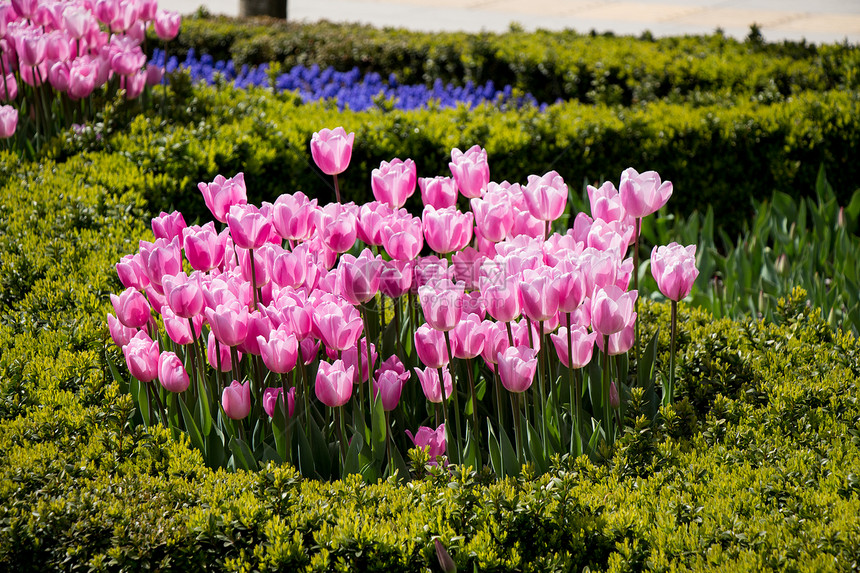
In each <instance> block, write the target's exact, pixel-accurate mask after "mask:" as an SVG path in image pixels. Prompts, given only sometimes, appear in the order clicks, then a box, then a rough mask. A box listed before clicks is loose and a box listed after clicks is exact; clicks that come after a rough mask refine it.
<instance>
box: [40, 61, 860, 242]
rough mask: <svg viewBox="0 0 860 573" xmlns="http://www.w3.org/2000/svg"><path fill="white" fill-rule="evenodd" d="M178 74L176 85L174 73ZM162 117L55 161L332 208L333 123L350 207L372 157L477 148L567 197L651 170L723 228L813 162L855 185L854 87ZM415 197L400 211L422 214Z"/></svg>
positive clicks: (507, 171) (256, 106) (435, 165)
mask: <svg viewBox="0 0 860 573" xmlns="http://www.w3.org/2000/svg"><path fill="white" fill-rule="evenodd" d="M177 79H178V78H177ZM175 87H176V91H175V97H174V99H172V100H171V104H170V106H171V107H170V110H169V111H168V116H167V117H168V120H167V121H165V120H163V119H162V116H161V115H160V114H158V113H150V114H148V115H139V116H137V117H135V118H134V120H133V121H132V122H131V125H130V127H127V126H126V124H124V123H122V122H120V121H119V120H118V119H117V118H121V117H122V116H123V114H122V113H120V112H119V111H116V112H114V111H111V110H109V112H108V117H109V118H113V119H109V120H107V121H106V122H105V123H103V124H99V126H96V130H97V131H100V133H99V137H98V138H96V137H91V136H90V137H73V136H69V142H68V145H64V146H62V147H59V148H58V149H57V150H56V151H55V153H54V155H55V157H57V158H58V159H60V160H62V159H63V158H64V157H66V156H67V155H68V154H69V153H76V152H78V151H81V150H105V151H110V152H114V153H118V154H122V155H124V156H126V157H128V158H129V159H131V160H132V161H133V162H134V163H135V164H136V165H138V166H139V168H140V170H141V177H143V178H144V181H143V182H141V184H142V185H143V186H144V196H145V197H146V198H147V200H149V201H150V202H152V203H153V204H158V205H164V206H171V205H172V206H174V207H176V208H178V209H179V210H181V211H182V212H183V213H185V214H186V216H188V215H189V214H191V215H192V217H191V218H192V219H193V218H194V216H193V215H194V214H195V213H196V214H202V211H201V209H203V208H204V207H203V205H202V203H201V202H200V201H199V200H198V196H199V192H198V191H197V188H196V185H197V183H198V182H200V181H211V180H212V179H213V178H214V177H215V175H217V174H218V173H222V174H224V175H225V176H227V177H229V176H232V175H233V174H235V173H237V172H239V171H243V172H244V173H245V176H246V180H247V181H248V183H249V185H248V188H249V192H250V194H251V197H252V198H253V200H255V201H257V202H259V201H261V200H269V201H271V200H274V198H275V197H277V196H278V195H280V194H281V193H283V192H293V191H295V190H298V189H300V190H303V191H304V192H306V193H312V194H321V195H322V196H323V198H324V199H326V200H329V199H331V200H333V197H332V196H330V195H331V193H332V192H331V190H329V186H328V182H329V180H328V178H327V177H324V176H322V174H321V173H320V172H319V171H318V170H317V169H316V167H315V166H314V165H313V162H312V160H311V157H310V153H309V146H308V145H309V143H308V142H309V141H310V138H311V135H312V134H313V132H314V131H318V130H319V129H321V128H323V127H330V128H332V127H335V126H337V125H343V126H344V127H345V128H346V129H347V131H354V132H355V133H356V138H355V141H356V145H355V148H354V150H353V156H352V162H351V164H350V168H349V170H348V171H347V172H346V173H345V174H344V175H343V176H342V177H341V184H342V185H343V188H344V189H345V190H346V193H347V194H348V195H349V196H350V197H353V198H355V200H356V201H365V200H367V199H368V198H370V196H371V193H370V185H369V182H370V172H371V171H372V170H373V169H375V168H377V167H378V166H379V164H380V162H381V161H383V160H385V161H390V160H391V159H392V158H394V157H400V158H402V159H405V158H407V157H410V158H412V159H413V160H414V161H415V162H416V165H417V167H418V174H419V175H420V176H425V177H432V176H434V175H445V174H448V175H450V171H449V169H448V162H449V161H450V152H451V149H452V148H455V147H457V148H460V149H461V150H465V149H467V148H469V147H471V146H472V145H475V144H480V145H482V146H485V147H486V149H487V151H488V154H489V164H490V175H491V178H492V180H494V181H503V180H509V181H511V182H525V180H526V178H527V176H528V175H530V174H543V173H546V172H547V171H550V170H556V171H557V172H558V173H560V174H561V175H562V176H563V177H564V179H565V181H567V182H568V183H569V185H570V187H571V188H572V189H573V190H574V192H577V193H578V191H579V190H580V189H582V187H583V186H584V183H586V182H587V183H597V182H599V181H602V180H614V181H615V182H616V184H617V181H618V177H619V176H620V173H621V171H622V170H624V169H626V168H627V167H631V166H632V167H635V168H637V169H639V170H645V169H654V170H657V171H658V172H659V173H660V174H661V175H662V176H663V178H664V179H666V180H670V181H672V182H673V183H674V189H675V193H674V195H673V197H672V203H671V208H672V209H673V210H676V211H679V212H681V213H683V214H689V213H691V212H692V211H694V210H699V211H700V212H704V211H705V210H706V209H707V207H708V206H712V207H713V210H714V215H715V222H716V226H717V227H718V228H720V227H722V228H724V229H726V230H727V231H729V233H730V234H733V233H734V232H735V231H737V230H739V229H740V226H741V225H740V224H741V222H742V221H744V220H746V219H747V218H749V216H750V215H751V211H752V202H751V200H750V199H751V198H753V199H756V200H759V201H761V200H764V199H766V198H769V197H770V196H771V195H772V194H773V192H774V191H782V192H784V193H787V194H789V195H790V196H792V197H795V198H797V197H802V196H804V195H808V194H811V193H813V191H814V189H815V181H816V177H817V174H818V170H819V168H820V167H821V166H822V165H824V166H825V168H826V170H827V173H828V174H829V178H830V180H831V183H832V185H833V187H834V189H835V190H836V193H837V200H838V202H839V204H841V205H846V204H848V202H849V201H850V198H851V195H852V193H853V191H854V189H855V188H856V181H857V180H858V179H860V164H858V162H857V161H855V158H856V157H858V155H860V97H858V94H857V93H856V92H845V91H829V92H824V93H807V92H804V93H802V94H798V95H797V96H795V97H792V98H790V99H789V100H787V101H785V102H779V103H771V104H766V103H760V102H751V101H748V102H745V103H737V104H735V105H732V106H723V105H710V106H703V107H698V108H691V107H689V106H685V105H682V104H673V103H668V102H665V101H661V102H654V103H650V104H647V105H641V106H636V107H632V108H618V107H610V106H603V105H599V106H593V105H586V104H581V103H577V102H569V103H564V104H558V105H554V106H551V107H550V108H548V109H547V110H546V111H544V112H541V111H540V110H539V109H537V108H532V107H526V108H522V109H518V110H498V109H497V108H495V107H494V106H491V105H484V106H479V107H477V108H475V109H468V108H466V107H460V108H458V109H427V110H418V111H409V112H404V111H398V110H391V109H390V108H388V107H386V106H385V105H384V102H380V107H379V108H378V109H375V110H370V111H365V112H349V111H346V112H343V113H341V112H339V111H338V110H337V108H336V107H335V106H333V105H329V104H325V103H311V104H303V103H301V102H300V101H299V100H298V98H297V97H295V96H293V95H292V94H279V95H272V94H271V93H270V92H268V91H267V90H265V89H262V88H261V89H252V90H249V91H242V90H236V89H233V88H231V87H230V86H220V87H218V88H206V87H202V86H198V87H192V86H186V85H183V82H182V80H179V81H177V82H176V83H175ZM419 203H420V197H418V196H417V194H416V196H414V197H413V198H412V199H411V203H409V204H407V207H410V208H412V209H414V210H420V207H421V206H420V204H419Z"/></svg>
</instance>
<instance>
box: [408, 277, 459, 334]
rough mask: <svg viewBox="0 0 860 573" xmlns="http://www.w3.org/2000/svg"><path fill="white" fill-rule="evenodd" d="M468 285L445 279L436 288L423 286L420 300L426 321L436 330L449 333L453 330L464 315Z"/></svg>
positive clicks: (419, 296) (420, 291) (419, 293)
mask: <svg viewBox="0 0 860 573" xmlns="http://www.w3.org/2000/svg"><path fill="white" fill-rule="evenodd" d="M465 288H466V284H465V283H462V282H459V283H456V284H454V283H452V282H451V281H449V280H447V279H445V280H442V281H439V282H437V283H436V284H435V285H434V286H423V287H419V289H418V298H419V300H420V301H421V309H422V310H423V311H424V319H425V320H426V321H427V324H429V325H430V326H431V327H433V328H435V329H436V330H441V331H443V332H447V331H449V330H451V329H453V328H454V327H455V326H456V325H457V323H458V322H460V316H461V315H462V313H463V305H462V298H463V292H464V290H465Z"/></svg>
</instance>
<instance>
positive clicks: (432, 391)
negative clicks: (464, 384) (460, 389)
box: [415, 366, 454, 404]
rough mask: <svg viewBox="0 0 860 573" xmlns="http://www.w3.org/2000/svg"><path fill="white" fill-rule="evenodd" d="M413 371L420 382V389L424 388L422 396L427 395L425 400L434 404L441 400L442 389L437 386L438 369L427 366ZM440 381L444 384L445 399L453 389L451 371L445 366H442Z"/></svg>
mask: <svg viewBox="0 0 860 573" xmlns="http://www.w3.org/2000/svg"><path fill="white" fill-rule="evenodd" d="M415 373H416V374H417V375H418V382H420V383H421V389H422V390H424V396H426V397H427V400H429V401H430V402H433V403H434V404H440V403H441V402H442V390H441V388H440V387H439V370H438V369H437V368H431V367H429V366H428V367H427V368H425V369H424V370H421V369H420V368H416V369H415ZM442 381H443V382H444V384H445V399H446V400H447V399H448V398H450V397H451V393H452V392H453V391H454V386H453V383H452V382H451V372H449V371H448V367H447V366H445V367H443V368H442Z"/></svg>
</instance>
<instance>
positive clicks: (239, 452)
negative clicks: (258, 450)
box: [229, 436, 258, 471]
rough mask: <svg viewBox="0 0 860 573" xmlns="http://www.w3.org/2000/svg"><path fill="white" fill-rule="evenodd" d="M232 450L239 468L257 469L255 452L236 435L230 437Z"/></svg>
mask: <svg viewBox="0 0 860 573" xmlns="http://www.w3.org/2000/svg"><path fill="white" fill-rule="evenodd" d="M229 447H230V451H231V452H233V460H234V462H235V464H236V467H237V468H242V469H246V470H249V471H250V470H255V471H256V470H257V469H258V467H257V461H256V460H255V459H254V453H253V452H251V448H249V447H248V444H246V443H245V442H244V441H243V440H242V439H240V438H237V437H235V436H233V437H231V438H230V444H229Z"/></svg>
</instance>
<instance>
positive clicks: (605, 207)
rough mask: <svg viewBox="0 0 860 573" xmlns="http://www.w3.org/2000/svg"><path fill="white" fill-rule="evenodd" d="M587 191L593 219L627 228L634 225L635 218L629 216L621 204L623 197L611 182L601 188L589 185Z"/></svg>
mask: <svg viewBox="0 0 860 573" xmlns="http://www.w3.org/2000/svg"><path fill="white" fill-rule="evenodd" d="M586 189H587V190H588V200H589V203H590V204H591V216H592V217H594V218H595V219H602V220H603V221H606V222H607V223H611V222H612V221H618V222H619V223H623V224H624V225H626V226H630V225H633V217H631V216H630V215H628V214H627V211H626V210H625V209H624V205H622V204H621V195H620V194H619V193H618V190H617V189H615V185H613V184H612V182H611V181H607V182H606V183H604V184H603V185H601V186H600V188H596V187H592V186H591V185H589V186H588V187H586Z"/></svg>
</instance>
